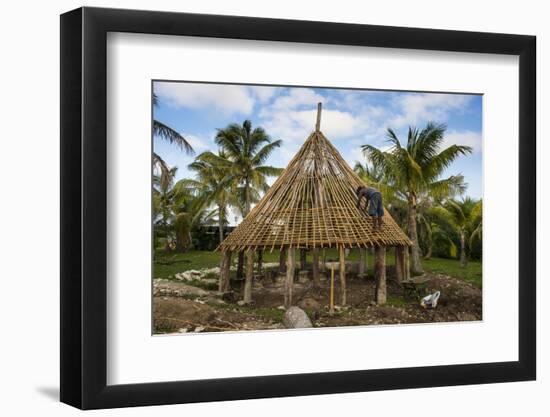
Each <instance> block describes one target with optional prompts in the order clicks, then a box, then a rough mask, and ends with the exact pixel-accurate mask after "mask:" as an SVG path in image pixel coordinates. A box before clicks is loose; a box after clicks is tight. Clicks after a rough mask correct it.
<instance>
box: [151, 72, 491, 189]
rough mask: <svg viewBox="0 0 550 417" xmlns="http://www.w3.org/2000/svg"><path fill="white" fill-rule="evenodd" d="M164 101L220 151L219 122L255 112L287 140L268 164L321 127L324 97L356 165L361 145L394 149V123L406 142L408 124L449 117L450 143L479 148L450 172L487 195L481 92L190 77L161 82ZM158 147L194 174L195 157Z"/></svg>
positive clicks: (177, 120)
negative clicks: (241, 82) (242, 82)
mask: <svg viewBox="0 0 550 417" xmlns="http://www.w3.org/2000/svg"><path fill="white" fill-rule="evenodd" d="M154 91H155V93H156V94H157V96H158V98H159V105H158V106H157V107H156V108H155V109H154V117H155V119H157V120H159V121H161V122H163V123H165V124H167V125H169V126H171V127H172V128H174V129H176V130H177V131H179V132H180V133H181V134H182V135H183V136H184V137H186V138H187V139H188V141H189V142H190V143H191V145H192V146H193V147H194V149H195V151H196V154H199V153H201V152H203V151H207V150H210V151H214V152H216V151H217V146H216V144H215V142H214V137H215V135H216V129H218V128H223V127H225V126H227V125H228V124H230V123H233V122H237V123H242V122H243V121H244V120H245V119H250V120H251V121H252V124H253V126H262V127H263V128H264V129H265V130H266V131H267V132H268V134H269V135H270V136H271V137H272V138H273V139H282V140H283V145H282V147H281V148H280V150H278V151H277V152H274V153H273V155H272V156H271V157H270V159H269V160H268V162H267V163H268V164H270V165H273V166H276V167H282V168H284V167H286V165H287V163H288V162H289V161H290V159H291V158H292V157H293V156H294V154H295V153H296V152H297V151H298V149H299V148H300V146H301V145H302V144H303V143H304V141H305V139H306V138H307V136H308V135H309V133H311V132H312V131H313V130H314V127H315V113H316V108H317V103H318V102H322V103H323V114H322V122H321V130H322V131H323V133H325V135H326V136H327V137H328V138H329V140H330V141H331V142H332V143H333V145H334V146H335V147H336V148H337V149H338V150H339V151H340V153H341V154H342V156H343V157H344V159H345V160H346V161H347V162H348V163H349V164H350V165H351V166H353V165H354V163H355V161H361V162H365V158H364V156H363V155H362V153H361V150H360V146H361V145H364V144H371V145H374V146H377V147H379V148H383V149H384V148H388V147H389V146H388V142H387V139H386V136H385V132H386V129H387V128H388V127H391V128H393V129H394V130H395V131H396V133H397V135H398V137H399V138H400V139H401V140H402V143H404V141H405V140H406V132H407V129H408V126H409V125H411V126H417V127H419V128H422V127H423V126H424V125H425V124H426V123H427V122H428V121H435V122H439V123H445V124H446V125H447V131H446V136H445V146H448V145H450V144H461V145H469V146H471V147H472V148H473V149H474V152H473V154H472V155H470V156H467V157H461V158H459V159H458V160H457V161H455V162H454V163H453V164H452V165H451V166H450V167H449V168H448V169H447V172H446V173H445V176H449V175H456V174H463V175H464V177H465V181H466V182H467V183H468V189H467V191H466V195H469V196H471V197H474V198H480V197H481V196H482V159H481V158H482V155H481V149H482V146H481V140H482V97H481V96H479V95H466V94H440V93H415V92H392V91H372V90H345V89H326V88H307V87H304V88H302V87H267V86H246V85H224V84H201V83H183V82H155V83H154ZM154 150H155V152H156V153H158V154H159V155H160V156H161V157H162V158H163V159H164V160H165V161H166V162H167V163H168V164H169V165H170V166H177V167H178V174H177V178H178V179H180V178H185V177H192V174H191V173H190V172H189V171H188V169H187V165H188V164H189V163H191V162H192V161H193V158H194V157H193V156H188V155H186V154H185V153H184V152H183V151H181V150H180V149H179V148H177V147H176V146H173V145H170V144H169V143H168V142H166V141H163V140H160V139H159V138H154Z"/></svg>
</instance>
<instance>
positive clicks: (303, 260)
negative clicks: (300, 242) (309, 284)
mask: <svg viewBox="0 0 550 417" xmlns="http://www.w3.org/2000/svg"><path fill="white" fill-rule="evenodd" d="M306 268H307V251H306V250H305V249H300V270H301V271H305V270H306Z"/></svg>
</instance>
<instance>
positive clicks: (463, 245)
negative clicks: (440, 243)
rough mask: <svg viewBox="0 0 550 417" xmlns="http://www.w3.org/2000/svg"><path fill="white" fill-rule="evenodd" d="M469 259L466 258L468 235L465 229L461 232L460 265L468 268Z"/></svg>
mask: <svg viewBox="0 0 550 417" xmlns="http://www.w3.org/2000/svg"><path fill="white" fill-rule="evenodd" d="M467 265H468V259H467V258H466V235H465V234H464V231H461V232H460V266H461V267H463V268H466V266H467Z"/></svg>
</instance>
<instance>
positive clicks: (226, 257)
mask: <svg viewBox="0 0 550 417" xmlns="http://www.w3.org/2000/svg"><path fill="white" fill-rule="evenodd" d="M230 268H231V251H228V250H227V251H224V252H222V260H221V262H220V281H219V285H218V291H219V292H221V293H224V292H227V291H229V271H230Z"/></svg>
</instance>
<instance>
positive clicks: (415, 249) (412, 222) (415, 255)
mask: <svg viewBox="0 0 550 417" xmlns="http://www.w3.org/2000/svg"><path fill="white" fill-rule="evenodd" d="M408 206H409V239H411V242H412V247H411V270H412V273H413V274H415V275H420V274H422V273H424V270H423V269H422V264H421V263H420V246H419V245H418V230H417V227H416V198H415V197H414V196H409V201H408Z"/></svg>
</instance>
